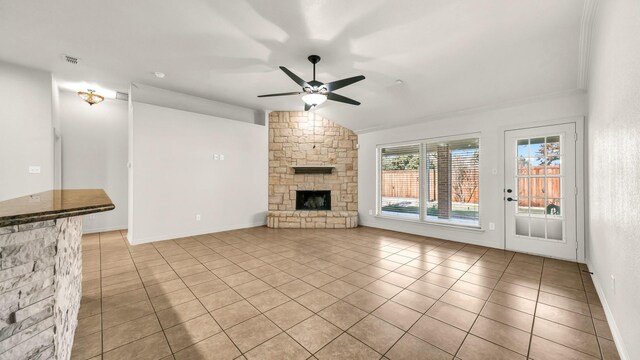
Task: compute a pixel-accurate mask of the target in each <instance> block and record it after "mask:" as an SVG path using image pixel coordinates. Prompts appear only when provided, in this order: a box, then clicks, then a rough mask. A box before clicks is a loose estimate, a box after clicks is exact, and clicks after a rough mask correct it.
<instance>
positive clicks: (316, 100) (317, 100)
mask: <svg viewBox="0 0 640 360" xmlns="http://www.w3.org/2000/svg"><path fill="white" fill-rule="evenodd" d="M302 101H304V102H305V103H306V104H307V105H311V106H318V105H320V104H322V103H323V102H325V101H327V95H324V94H306V95H304V96H303V97H302Z"/></svg>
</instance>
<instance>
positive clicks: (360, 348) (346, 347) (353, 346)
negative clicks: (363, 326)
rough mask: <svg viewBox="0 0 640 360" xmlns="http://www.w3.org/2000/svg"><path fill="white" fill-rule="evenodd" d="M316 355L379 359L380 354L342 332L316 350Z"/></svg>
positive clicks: (330, 359) (331, 358) (334, 358)
mask: <svg viewBox="0 0 640 360" xmlns="http://www.w3.org/2000/svg"><path fill="white" fill-rule="evenodd" d="M316 357H317V358H318V359H320V360H325V359H326V360H341V359H342V360H352V359H353V360H369V359H371V360H374V359H380V354H378V353H377V352H375V351H374V350H373V349H371V348H370V347H368V346H367V345H365V344H363V343H362V342H360V341H358V340H356V339H355V338H354V337H353V336H351V335H349V334H346V333H343V334H342V335H340V336H338V338H336V339H335V340H333V341H332V342H330V343H329V344H328V345H327V346H325V347H323V348H322V349H321V350H320V351H318V352H317V353H316Z"/></svg>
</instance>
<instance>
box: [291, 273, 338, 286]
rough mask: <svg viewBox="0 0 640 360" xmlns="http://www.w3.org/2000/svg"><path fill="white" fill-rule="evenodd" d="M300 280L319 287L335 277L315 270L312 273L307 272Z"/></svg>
mask: <svg viewBox="0 0 640 360" xmlns="http://www.w3.org/2000/svg"><path fill="white" fill-rule="evenodd" d="M300 280H302V281H304V282H306V283H308V284H310V285H312V286H315V287H321V286H323V285H326V284H328V283H330V282H332V281H334V280H335V278H334V277H333V276H331V275H327V274H325V273H323V272H320V271H318V272H315V273H313V274H309V275H306V276H303V277H301V278H300Z"/></svg>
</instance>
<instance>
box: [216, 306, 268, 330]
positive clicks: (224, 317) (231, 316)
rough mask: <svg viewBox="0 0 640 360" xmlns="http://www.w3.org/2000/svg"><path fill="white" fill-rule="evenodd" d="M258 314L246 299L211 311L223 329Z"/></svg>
mask: <svg viewBox="0 0 640 360" xmlns="http://www.w3.org/2000/svg"><path fill="white" fill-rule="evenodd" d="M258 314H260V311H258V310H257V309H256V308H255V307H253V306H252V305H251V304H250V303H249V302H247V301H246V300H240V301H238V302H236V303H233V304H231V305H228V306H225V307H223V308H219V309H217V310H214V311H212V312H211V315H213V318H214V319H216V321H217V322H218V324H220V326H222V328H223V329H225V330H226V329H228V328H230V327H232V326H235V325H237V324H239V323H241V322H243V321H245V320H248V319H250V318H252V317H254V316H256V315H258Z"/></svg>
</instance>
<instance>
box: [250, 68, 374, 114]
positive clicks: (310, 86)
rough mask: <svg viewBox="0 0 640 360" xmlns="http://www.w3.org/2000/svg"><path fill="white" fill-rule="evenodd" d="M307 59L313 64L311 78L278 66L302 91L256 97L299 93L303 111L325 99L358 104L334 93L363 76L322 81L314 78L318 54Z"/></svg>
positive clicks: (361, 78) (358, 103) (362, 78)
mask: <svg viewBox="0 0 640 360" xmlns="http://www.w3.org/2000/svg"><path fill="white" fill-rule="evenodd" d="M308 59H309V61H310V62H311V63H312V64H313V80H311V81H304V80H302V79H301V78H300V77H299V76H298V75H296V74H294V73H293V72H291V71H290V70H289V69H287V68H286V67H284V66H280V70H282V71H284V73H285V74H287V76H289V77H290V78H291V80H293V81H295V82H296V84H298V85H300V86H301V87H302V91H292V92H286V93H278V94H266V95H258V97H270V96H287V95H301V94H304V95H303V96H302V101H304V103H305V104H304V111H309V110H310V109H311V108H312V107H314V106H318V105H320V104H322V103H323V102H325V101H326V100H333V101H338V102H342V103H345V104H351V105H360V102H358V101H355V100H353V99H350V98H348V97H346V96H342V95H338V94H336V93H334V91H335V90H338V89H341V88H343V87H345V86H347V85H351V84H353V83H356V82H358V81H360V80H364V76H362V75H358V76H354V77H350V78H346V79H342V80H336V81H332V82H329V83H326V84H325V83H322V82H320V81H317V80H316V64H317V63H318V62H320V56H318V55H309V57H308Z"/></svg>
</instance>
